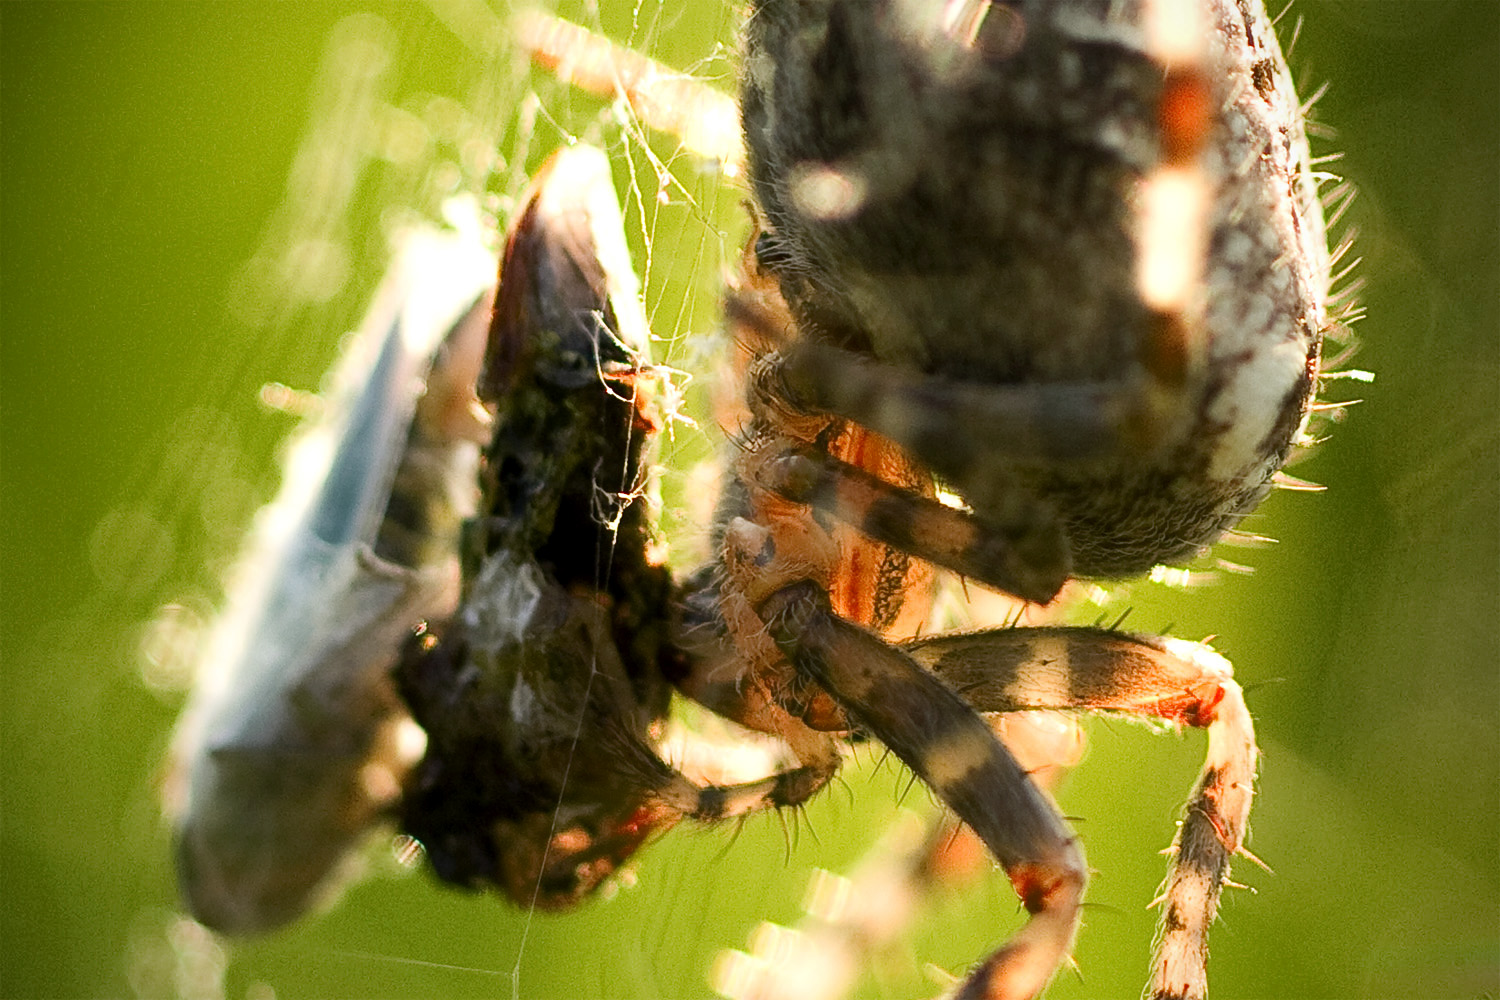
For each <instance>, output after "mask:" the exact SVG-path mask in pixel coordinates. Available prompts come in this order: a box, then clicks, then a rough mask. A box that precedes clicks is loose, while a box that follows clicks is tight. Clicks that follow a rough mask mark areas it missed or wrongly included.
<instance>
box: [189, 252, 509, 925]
mask: <svg viewBox="0 0 1500 1000" xmlns="http://www.w3.org/2000/svg"><path fill="white" fill-rule="evenodd" d="M493 268H494V262H493V258H492V257H491V256H490V255H489V254H488V252H487V251H485V250H484V249H483V247H482V246H481V245H480V244H479V242H478V240H477V238H475V237H474V236H472V235H467V236H465V235H459V236H455V235H443V234H439V233H437V232H435V231H419V232H413V233H411V234H408V235H407V236H406V237H405V238H404V240H403V243H402V246H401V250H400V252H399V254H398V256H397V260H396V262H395V264H394V265H393V267H392V269H391V272H390V274H389V275H388V276H387V278H386V280H385V281H384V282H383V284H382V286H381V288H380V290H379V291H378V293H377V295H376V298H375V302H374V304H373V306H372V308H371V309H370V312H369V314H368V316H367V317H366V320H365V322H364V323H363V325H362V327H361V329H360V331H359V332H358V334H357V335H356V336H355V337H354V338H353V339H352V341H351V343H350V345H349V348H348V350H347V351H346V353H345V356H344V358H343V359H342V360H341V362H340V363H339V365H338V367H337V368H336V369H335V372H334V374H333V379H332V389H331V396H332V402H331V404H330V405H329V406H328V407H327V408H326V412H325V414H324V415H323V416H322V417H319V418H317V419H315V420H314V422H313V423H312V425H311V426H310V427H308V428H307V429H306V430H305V431H304V432H303V433H302V434H301V435H300V436H299V437H298V439H297V440H296V441H295V443H294V444H293V446H292V448H291V450H290V453H289V455H288V459H287V465H286V473H285V480H284V482H283V485H282V489H281V491H280V493H279V494H278V496H277V498H276V499H275V500H274V501H273V502H272V503H271V504H270V505H269V506H268V507H266V508H265V509H264V510H262V511H261V512H260V514H259V515H258V516H257V520H256V525H255V528H254V531H253V533H252V536H251V539H250V541H249V543H248V546H247V553H246V555H245V556H244V558H243V560H242V562H241V564H240V565H239V567H238V568H237V569H236V571H235V575H234V578H233V580H232V586H231V587H230V595H231V596H230V599H229V604H228V607H227V608H226V610H225V612H224V614H223V616H222V617H221V619H220V620H219V622H218V624H217V626H216V628H215V630H214V632H213V633H212V634H211V636H210V637H209V641H208V646H207V649H206V655H205V657H204V660H203V663H202V665H201V667H200V671H199V677H198V681H197V686H196V688H195V690H194V693H193V697H192V699H191V701H190V703H189V706H188V709H187V711H186V712H185V713H184V716H183V719H182V722H181V724H180V726H179V730H178V733H177V735H176V738H175V741H174V748H173V757H174V763H173V768H172V770H173V773H172V775H171V777H170V779H169V785H168V790H167V791H168V795H167V799H168V811H169V813H170V814H171V815H172V818H173V825H174V827H175V833H176V841H177V862H178V876H179V881H180V884H181V889H182V893H183V896H184V898H185V900H186V901H187V904H188V906H189V908H190V910H191V911H192V913H193V914H194V916H196V917H197V918H198V919H199V920H201V921H203V922H204V923H205V924H208V925H209V926H211V927H214V928H215V929H218V930H221V931H226V932H231V933H246V932H254V931H264V930H269V929H272V928H274V927H276V926H278V925H280V924H282V923H285V922H286V921H289V920H291V919H293V918H295V917H296V916H298V915H300V914H301V913H302V912H303V911H305V910H306V909H307V908H308V907H309V906H310V905H312V903H313V902H314V901H316V900H317V899H318V898H320V897H322V896H323V895H326V894H328V893H329V892H330V891H331V890H332V889H333V888H334V887H335V886H336V885H338V884H339V883H340V882H341V881H342V880H341V879H339V878H337V877H334V873H335V871H336V869H339V868H340V867H341V863H342V862H343V860H344V858H345V857H346V855H347V852H348V850H349V848H350V847H352V846H353V845H354V844H355V843H356V842H357V840H358V839H359V837H360V836H361V835H362V834H363V833H364V832H365V831H366V829H367V828H368V826H369V824H370V823H371V821H372V820H373V819H374V818H375V816H376V815H377V813H378V812H379V810H380V809H381V808H382V807H383V806H385V805H387V804H388V803H389V800H390V799H391V798H392V797H394V795H395V794H396V791H397V789H398V788H399V781H400V774H401V771H402V769H403V767H404V764H403V755H402V754H401V753H399V752H398V751H397V748H396V746H395V744H396V742H397V736H398V733H399V731H400V727H401V724H402V723H403V722H404V721H405V720H404V715H403V713H401V712H400V711H399V710H398V708H397V702H396V700H395V698H394V695H393V693H392V692H391V690H390V682H389V680H388V678H387V672H388V669H389V667H390V664H391V662H392V660H393V659H394V656H395V653H396V651H397V650H398V649H399V648H400V644H401V639H402V637H403V636H404V635H405V634H406V633H408V632H409V631H410V630H411V628H412V627H413V626H414V625H416V624H418V623H419V622H420V621H422V620H423V619H425V618H427V617H429V616H439V615H444V614H447V613H448V612H450V611H451V609H452V607H453V605H454V604H455V603H456V600H457V590H458V569H457V556H456V547H457V536H456V530H449V529H447V528H446V527H440V528H438V529H437V530H438V532H439V534H440V535H442V534H446V535H447V537H446V539H444V538H442V537H438V538H434V539H432V540H431V544H428V545H425V546H412V545H409V544H408V545H381V544H380V542H381V540H382V539H384V538H386V537H387V536H388V535H391V534H392V532H390V531H387V530H386V526H385V523H384V522H385V521H387V520H388V518H387V514H388V512H394V511H395V510H397V509H398V508H399V509H402V510H407V509H418V510H423V511H426V512H427V515H428V516H427V517H426V518H425V520H426V521H427V522H428V523H430V524H432V525H439V526H446V525H454V526H456V524H457V523H458V522H459V521H460V520H461V519H462V518H463V517H466V516H468V515H469V514H471V513H472V507H473V502H474V501H473V492H474V491H473V485H472V484H473V469H474V466H475V463H476V462H477V448H476V446H475V445H474V444H473V443H472V442H470V441H467V440H462V439H461V438H454V437H451V436H450V432H448V431H447V430H445V429H444V428H443V427H442V426H438V425H434V426H429V425H430V424H433V423H434V422H433V421H430V420H428V421H424V420H423V419H422V418H423V417H424V416H430V415H431V412H432V411H434V410H437V409H443V408H451V407H444V406H441V405H439V402H438V401H435V400H431V399H428V400H423V401H422V408H421V410H420V411H419V405H418V404H419V398H420V397H421V395H422V388H423V384H424V380H426V379H427V377H428V374H429V366H431V365H432V364H434V359H435V358H436V359H437V360H436V364H438V365H439V367H440V368H441V369H442V371H441V372H440V373H439V372H435V373H434V377H433V378H432V379H431V380H430V381H431V382H432V383H433V384H434V385H436V384H439V383H441V384H442V385H444V386H445V387H448V391H453V388H454V387H460V388H459V390H458V391H460V392H462V393H463V394H465V395H466V396H471V395H472V385H473V374H472V372H471V373H470V374H469V375H468V376H467V378H465V377H464V376H463V375H461V374H458V373H456V372H455V371H453V370H451V369H453V368H455V367H461V366H462V364H463V363H464V361H465V359H466V358H469V357H470V356H471V355H473V354H474V352H473V351H472V350H469V351H465V350H462V349H461V347H462V345H463V342H464V340H465V339H466V338H468V339H473V338H474V337H476V336H477V337H482V336H483V331H484V322H483V319H484V315H483V314H484V313H485V312H486V311H487V309H486V308H485V305H484V302H483V299H484V289H485V287H486V285H487V284H488V283H489V282H490V281H491V280H492V275H493V273H494V270H493ZM468 363H469V364H470V365H471V367H472V366H473V362H472V361H469V362H468ZM439 374H441V375H442V376H443V377H442V378H438V375H439ZM434 458H435V459H436V462H434V461H433V459H434ZM412 466H416V467H426V468H428V469H430V470H431V471H430V472H429V473H428V474H427V475H426V476H415V477H414V476H413V475H411V474H410V472H409V468H408V467H412ZM398 482H399V483H401V487H400V488H401V489H403V490H405V491H407V492H410V491H411V490H412V489H413V488H415V489H417V490H418V491H425V492H426V493H427V494H428V495H425V496H416V497H412V496H405V495H393V490H395V489H397V488H398V487H397V484H398ZM393 501H394V502H393ZM445 508H451V509H445ZM465 508H467V509H465ZM433 514H437V515H440V516H435V517H434V516H431V515H433ZM377 552H379V554H377ZM408 762H409V761H408Z"/></svg>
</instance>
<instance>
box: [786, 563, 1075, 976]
mask: <svg viewBox="0 0 1500 1000" xmlns="http://www.w3.org/2000/svg"><path fill="white" fill-rule="evenodd" d="M759 610H760V614H761V616H762V618H763V619H764V621H765V623H766V626H767V628H768V630H769V633H770V635H771V636H772V638H774V640H775V641H776V644H777V646H778V647H779V648H780V649H781V650H782V652H783V653H784V654H785V655H786V657H787V658H788V659H789V660H790V661H791V662H792V663H793V664H794V665H795V666H796V668H797V669H798V670H799V671H801V672H803V673H805V674H807V675H808V676H810V677H811V678H813V679H814V680H816V681H817V682H818V683H819V684H821V685H822V686H823V687H824V688H825V689H826V690H827V691H828V692H829V694H831V695H832V696H833V697H834V699H835V700H836V701H838V703H839V704H840V705H841V706H842V707H843V708H844V710H845V711H846V712H847V713H848V714H849V716H850V717H851V718H852V719H853V720H854V721H855V722H857V723H858V724H859V725H861V726H862V727H864V728H865V729H867V730H868V731H869V732H870V733H871V734H872V735H874V736H875V737H876V738H877V739H879V740H880V741H881V742H882V743H884V744H885V745H886V746H887V747H888V748H890V750H891V751H892V752H893V753H894V754H895V755H896V756H897V757H899V758H900V759H901V760H902V761H903V762H905V764H906V765H907V766H908V767H910V768H911V769H912V771H913V772H915V773H916V775H917V776H918V777H920V778H921V779H922V780H923V781H925V782H926V783H927V784H928V785H929V786H930V787H932V788H933V789H934V790H935V791H936V792H937V794H938V795H939V796H940V797H941V798H942V799H943V801H944V802H945V803H947V804H948V806H949V807H950V808H952V809H953V811H954V812H955V813H956V814H957V815H958V816H959V817H960V818H962V819H963V820H964V821H965V822H966V823H968V824H969V825H970V826H971V827H972V828H973V829H974V831H975V832H976V833H978V834H979V836H980V838H981V839H982V840H983V841H984V842H985V844H986V846H988V847H989V849H990V851H991V852H992V853H993V854H994V856H995V857H996V858H997V859H998V860H999V861H1000V863H1001V864H1002V865H1003V866H1004V867H1005V870H1006V873H1007V874H1008V875H1009V876H1010V879H1011V882H1012V884H1013V885H1014V886H1015V889H1016V892H1017V893H1018V894H1019V895H1020V897H1021V901H1022V903H1023V904H1024V905H1025V907H1026V909H1027V910H1028V911H1030V912H1031V914H1032V918H1031V920H1030V922H1029V923H1028V924H1027V925H1026V926H1025V927H1024V928H1022V930H1021V931H1020V932H1019V933H1018V934H1016V936H1015V937H1013V938H1012V939H1011V940H1010V941H1009V942H1007V943H1006V944H1005V945H1004V946H1002V947H1001V948H1000V949H999V950H998V951H996V952H995V953H994V954H993V955H991V956H990V957H989V958H988V959H987V960H985V961H984V962H983V963H982V964H981V965H980V966H979V967H978V968H977V969H975V970H974V971H973V972H971V973H970V975H969V977H968V979H967V980H966V981H965V983H964V986H963V988H962V990H961V991H960V993H959V996H960V997H963V998H969V1000H979V998H983V1000H1024V998H1029V997H1034V996H1036V995H1037V994H1038V993H1040V992H1041V990H1042V989H1043V988H1044V987H1045V986H1046V985H1047V982H1048V981H1049V980H1050V979H1051V978H1052V975H1053V973H1054V972H1055V971H1056V969H1057V968H1058V966H1059V965H1060V964H1061V963H1062V961H1063V960H1064V959H1065V958H1066V956H1067V954H1068V951H1069V949H1070V948H1071V946H1072V942H1073V935H1074V932H1075V931H1076V930H1077V927H1078V919H1079V905H1080V903H1081V902H1082V899H1083V890H1084V885H1085V883H1086V881H1087V869H1086V867H1085V864H1084V860H1083V852H1082V850H1081V849H1080V848H1079V846H1078V843H1077V841H1076V839H1075V838H1074V837H1073V835H1072V833H1071V832H1070V831H1069V830H1068V827H1067V825H1066V824H1065V823H1064V822H1063V819H1062V817H1061V816H1060V815H1059V814H1058V812H1057V809H1056V807H1055V806H1054V805H1053V804H1052V803H1051V801H1050V800H1049V799H1048V798H1047V796H1046V795H1045V794H1044V793H1043V792H1042V791H1041V790H1040V789H1038V788H1037V787H1036V785H1035V784H1033V783H1032V781H1031V780H1030V778H1028V777H1027V775H1026V773H1025V772H1024V771H1023V770H1022V769H1021V768H1020V766H1019V765H1018V764H1017V763H1016V762H1015V760H1014V758H1012V757H1011V755H1010V753H1009V751H1007V750H1006V749H1005V747H1004V746H1003V745H1002V744H1001V743H1000V741H999V740H998V739H997V738H996V737H995V735H994V733H993V732H992V731H991V730H990V728H989V726H988V725H986V724H985V722H984V720H983V719H982V718H980V717H979V715H978V714H977V713H975V711H974V710H973V709H972V708H970V707H969V706H968V705H967V704H966V703H965V702H964V701H963V699H962V698H960V697H959V696H958V695H957V694H955V693H954V691H953V690H952V689H951V688H949V687H948V686H947V685H946V684H944V683H943V682H942V681H940V680H938V679H937V678H936V677H934V676H933V675H932V674H930V673H928V672H927V671H925V670H923V669H922V668H921V667H920V666H918V665H917V663H916V662H915V661H913V660H912V659H911V657H909V656H907V655H906V654H905V653H904V652H902V651H901V650H900V649H898V648H896V647H894V646H891V645H890V644H888V643H886V642H884V641H883V640H881V639H879V638H878V637H876V636H875V635H873V634H871V633H869V632H867V631H865V630H864V629H862V628H859V627H858V626H856V625H853V624H851V623H849V622H846V621H843V620H842V619H840V618H838V617H837V616H836V615H834V614H833V612H832V610H831V608H830V606H829V603H828V596H827V593H826V592H825V591H824V590H823V589H822V588H820V587H819V586H818V585H817V584H815V583H812V582H811V581H801V582H797V583H792V584H789V585H788V586H785V587H783V588H781V589H779V590H778V591H776V592H775V593H774V594H772V595H770V596H769V597H768V598H766V599H765V600H764V601H763V602H761V604H760V608H759Z"/></svg>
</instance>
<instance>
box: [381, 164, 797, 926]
mask: <svg viewBox="0 0 1500 1000" xmlns="http://www.w3.org/2000/svg"><path fill="white" fill-rule="evenodd" d="M522 205H523V208H522V210H521V211H520V212H519V214H518V216H517V218H516V221H515V223H514V225H513V227H512V229H511V233H510V236H509V239H508V241H507V245H506V251H505V256H504V258H503V260H502V263H501V277H500V284H499V290H498V292H497V295H496V302H495V311H494V316H493V323H492V327H491V332H490V338H489V350H488V353H487V356H486V360H485V366H484V373H483V376H482V379H481V383H480V391H481V396H482V397H484V398H485V399H486V401H487V402H490V403H492V404H493V405H494V406H495V411H496V412H495V427H494V433H493V436H492V437H491V440H490V442H489V445H488V447H487V449H486V451H485V454H484V465H483V471H482V474H481V482H482V484H483V500H482V503H481V510H480V513H479V516H478V517H477V519H476V520H475V521H474V523H473V526H472V530H471V532H470V533H469V539H468V542H467V543H466V546H465V552H464V579H465V584H464V596H463V601H462V604H461V606H460V608H459V611H458V613H457V615H455V616H454V617H453V619H452V620H451V621H448V622H444V623H439V624H437V625H436V626H435V629H434V633H433V635H432V636H430V637H428V638H427V639H426V640H425V641H422V642H418V643H415V644H414V645H412V646H411V647H410V648H409V649H408V650H407V653H406V655H405V657H404V658H403V661H402V663H401V666H400V669H399V682H400V687H401V692H402V694H403V696H404V697H405V699H406V701H407V704H408V705H410V707H411V709H412V712H413V714H414V716H415V717H416V719H417V721H418V722H419V723H421V725H422V726H423V727H424V728H425V729H426V730H427V732H428V734H429V744H428V748H427V754H426V756H425V758H424V759H423V761H422V763H421V765H420V766H419V768H418V769H417V771H416V772H415V774H414V775H413V777H412V780H411V782H410V783H409V787H408V789H407V794H406V798H405V801H404V803H403V805H402V821H403V825H404V827H405V829H406V830H407V831H408V832H409V833H410V834H411V835H412V836H414V837H415V838H416V839H417V840H418V841H420V842H421V843H422V844H423V846H424V847H425V848H426V850H427V854H428V856H429V858H430V859H431V861H432V864H433V866H434V869H435V870H436V872H437V873H438V874H439V875H440V876H441V877H443V878H444V879H446V880H448V881H450V882H456V883H459V884H461V885H465V886H469V887H479V886H481V885H494V886H497V887H499V888H500V889H501V890H503V891H504V892H505V893H506V894H507V895H508V896H509V897H510V898H511V899H513V900H514V901H516V902H518V903H520V904H522V905H528V906H530V905H535V906H539V907H542V908H544V909H559V908H563V907H567V906H570V905H572V904H574V903H577V902H578V901H579V900H580V899H582V898H583V897H584V896H586V895H587V894H588V893H590V892H591V891H592V890H594V889H595V888H596V887H597V886H598V884H599V883H600V881H601V880H603V879H604V878H605V877H607V876H608V875H610V874H611V873H612V872H613V871H615V870H616V868H617V867H618V866H619V865H620V864H622V863H623V862H624V861H625V859H626V858H628V857H629V856H630V855H631V854H632V853H634V851H635V850H636V849H637V848H638V847H639V846H640V845H641V844H642V843H643V842H644V840H645V839H646V838H647V837H648V836H649V835H650V834H652V833H654V832H657V831H660V830H664V829H666V828H668V827H670V826H671V825H673V824H674V823H676V822H677V821H678V820H679V819H681V818H683V817H692V818H696V819H700V820H717V819H722V818H725V817H728V816H735V815H741V814H743V813H746V812H749V811H752V810H756V809H764V808H770V807H774V806H779V805H787V804H795V803H797V802H800V801H803V800H804V799H806V797H807V796H808V795H810V794H812V792H813V791H814V790H815V789H816V788H817V787H818V786H819V785H820V784H821V779H820V777H819V775H817V774H814V773H812V772H811V771H809V770H806V769H799V770H792V771H789V772H786V773H783V774H779V775H774V776H772V777H768V778H766V779H764V780H759V781H752V782H749V783H747V784H743V785H736V786H708V787H705V786H701V785H698V784H695V783H694V782H693V781H691V780H689V779H688V778H687V777H686V776H685V775H683V774H681V773H679V772H678V771H677V770H675V769H674V768H672V767H671V766H669V765H668V764H666V763H665V762H664V761H663V760H662V759H661V758H660V757H659V756H658V754H657V752H656V750H655V748H654V746H653V744H654V743H655V742H656V741H657V740H658V739H659V737H660V735H661V733H660V727H661V723H662V721H663V718H664V716H665V714H666V711H667V706H668V700H669V697H670V693H671V685H670V683H669V678H670V677H674V676H680V675H682V674H683V673H684V672H685V671H686V670H687V669H689V668H688V665H687V654H686V652H685V651H684V650H683V649H682V648H680V647H679V646H677V645H676V643H675V641H674V640H673V637H672V635H671V630H670V628H669V625H670V619H671V606H672V601H673V596H674V588H673V582H672V579H671V576H670V574H669V571H668V570H667V568H666V567H665V566H664V565H661V564H660V563H659V562H656V561H653V560H652V559H651V558H650V557H649V552H650V548H651V547H650V544H649V542H650V532H651V525H650V523H649V521H648V520H647V513H646V505H644V504H639V503H633V502H632V501H633V500H634V499H636V495H637V493H638V491H640V490H641V489H642V488H643V485H644V481H643V477H644V469H643V465H642V453H643V450H644V448H645V447H646V445H647V444H648V439H649V436H650V434H651V433H652V431H654V429H655V423H656V418H655V417H654V416H653V412H652V404H651V396H650V383H651V380H652V377H653V376H652V373H651V371H650V368H649V365H648V363H647V359H648V357H649V355H648V353H647V351H648V344H647V340H646V335H647V330H646V321H645V316H644V314H643V313H642V311H641V305H640V301H639V292H638V289H637V285H636V281H635V278H634V275H633V273H632V272H631V270H630V261H629V257H628V254H627V252H626V250H625V243H624V234H623V230H622V225H623V224H622V222H621V219H620V213H619V208H618V207H617V205H616V203H615V200H614V193H613V189H612V187H611V182H610V177H609V163H608V160H607V159H606V158H605V157H604V155H603V154H602V153H600V152H598V151H597V150H594V149H592V148H590V147H587V146H574V147H571V148H569V149H566V150H564V151H561V152H559V153H557V154H555V155H554V157H553V158H552V160H550V161H549V163H548V164H547V166H546V167H544V168H543V170H542V171H541V172H540V173H539V174H538V175H537V177H536V179H535V181H534V182H533V185H532V187H531V189H530V191H529V192H528V194H527V195H526V196H525V197H523V199H522Z"/></svg>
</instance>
